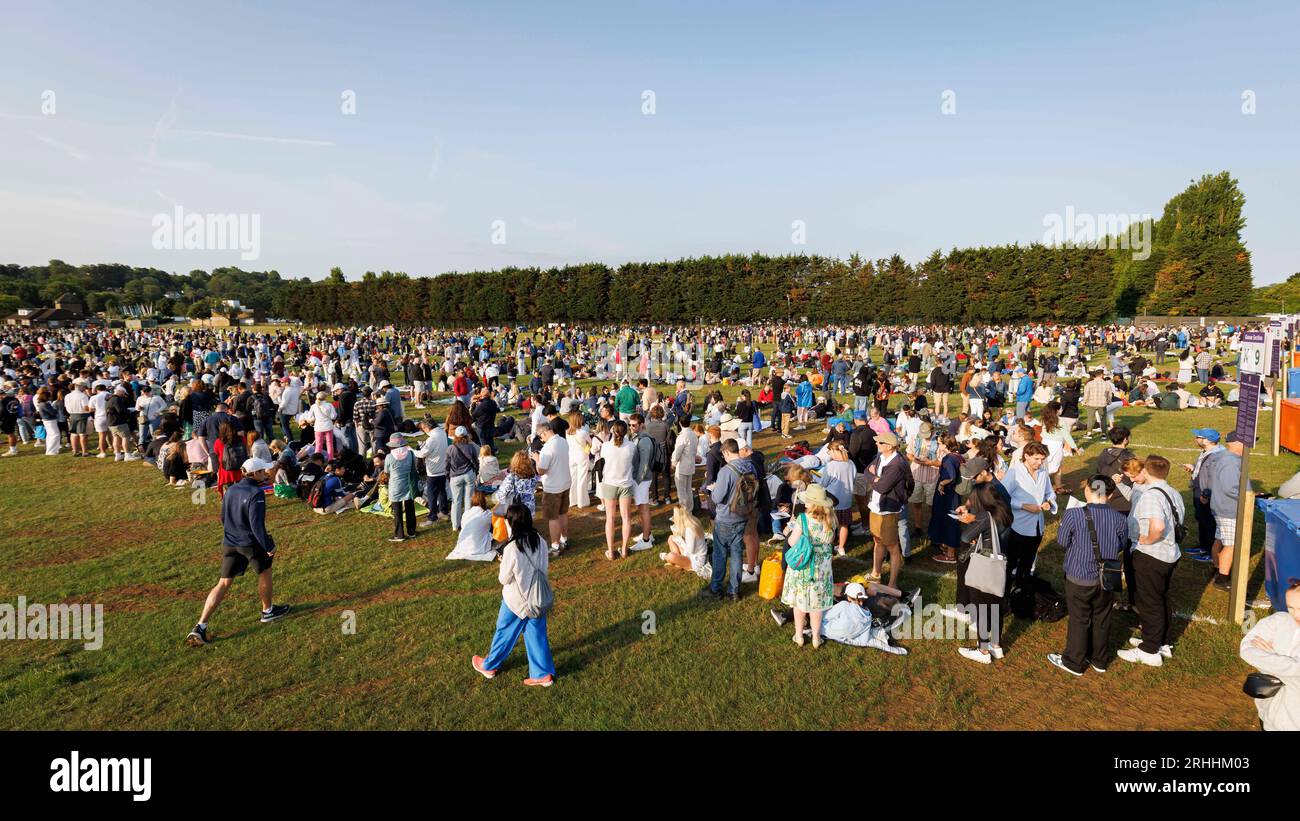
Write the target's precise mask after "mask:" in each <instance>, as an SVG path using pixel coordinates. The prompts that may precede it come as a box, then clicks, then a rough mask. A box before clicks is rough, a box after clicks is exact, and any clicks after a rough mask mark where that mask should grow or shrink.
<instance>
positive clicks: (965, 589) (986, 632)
mask: <svg viewBox="0 0 1300 821" xmlns="http://www.w3.org/2000/svg"><path fill="white" fill-rule="evenodd" d="M969 567H970V555H969V554H967V556H966V558H965V559H962V560H961V561H959V562H958V563H957V604H958V606H960V607H964V608H971V607H972V606H973V607H974V610H975V614H974V619H975V621H974V626H975V634H976V636H978V641H979V645H980V646H981V647H984V646H986V645H992V646H994V647H997V646H1000V645H1001V643H1002V610H1003V608H1004V607H1005V606H1006V602H1005V600H1004V599H1003V598H1001V597H998V596H993V595H990V594H988V593H985V592H984V591H983V590H976V589H975V588H973V587H970V586H969V585H967V584H966V570H967V569H968V568H969ZM1007 589H1008V590H1010V589H1011V588H1010V585H1008V587H1007ZM967 612H969V609H968V611H967Z"/></svg>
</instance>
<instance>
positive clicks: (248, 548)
mask: <svg viewBox="0 0 1300 821" xmlns="http://www.w3.org/2000/svg"><path fill="white" fill-rule="evenodd" d="M272 467H274V466H273V465H272V464H271V463H270V462H263V461H261V460H258V459H249V460H248V461H246V462H244V464H243V466H242V471H241V473H242V475H243V478H242V479H240V480H239V481H238V482H237V483H236V484H235V485H233V486H232V487H231V488H229V489H228V490H227V491H226V495H225V496H224V497H223V498H222V500H221V525H222V528H223V529H224V538H223V540H222V545H223V549H224V551H225V553H224V556H223V557H222V560H221V578H220V580H219V581H218V582H217V584H216V586H215V587H213V588H212V590H211V592H209V593H208V598H207V601H205V602H204V604H203V614H202V615H201V616H199V622H198V624H196V625H195V626H194V629H193V630H191V631H190V633H189V635H188V636H186V643H188V644H189V645H190V646H191V647H202V646H203V645H205V644H208V643H209V642H211V641H212V637H211V636H210V635H208V621H209V620H210V619H211V618H212V616H213V614H214V613H216V611H217V607H218V606H220V604H221V602H222V600H223V599H224V598H225V597H226V594H227V593H228V592H229V591H230V585H231V583H232V582H234V580H235V578H236V577H237V576H242V575H244V571H245V570H247V569H248V566H249V565H250V564H251V565H252V566H253V571H254V572H255V573H257V595H258V597H259V598H260V599H261V601H262V616H261V622H262V623H263V624H266V623H268V622H273V621H278V620H279V619H281V618H283V617H284V616H285V615H287V614H288V612H289V605H287V604H275V603H274V601H273V600H272V592H273V584H272V580H271V563H272V561H273V560H274V559H275V540H274V539H272V538H271V534H270V533H268V532H267V530H266V493H265V492H263V490H262V485H264V484H265V483H266V481H267V479H269V478H270V476H269V471H270V470H271V468H272Z"/></svg>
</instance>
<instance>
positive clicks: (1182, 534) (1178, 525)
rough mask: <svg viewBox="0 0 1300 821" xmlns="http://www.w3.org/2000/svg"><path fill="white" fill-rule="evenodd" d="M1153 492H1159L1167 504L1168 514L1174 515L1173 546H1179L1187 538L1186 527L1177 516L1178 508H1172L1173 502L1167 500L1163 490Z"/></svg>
mask: <svg viewBox="0 0 1300 821" xmlns="http://www.w3.org/2000/svg"><path fill="white" fill-rule="evenodd" d="M1155 490H1158V491H1160V495H1161V496H1163V497H1165V501H1166V502H1168V503H1169V512H1170V513H1172V514H1173V515H1174V544H1176V545H1181V544H1182V543H1183V541H1184V540H1185V539H1186V538H1187V525H1185V524H1183V520H1182V517H1180V516H1179V515H1178V508H1176V507H1174V500H1173V499H1170V498H1169V494H1168V493H1165V489H1164V488H1161V487H1158V488H1155Z"/></svg>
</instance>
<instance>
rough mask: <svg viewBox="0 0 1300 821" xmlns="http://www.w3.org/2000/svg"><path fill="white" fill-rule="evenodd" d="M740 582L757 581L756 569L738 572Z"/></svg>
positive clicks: (749, 582)
mask: <svg viewBox="0 0 1300 821" xmlns="http://www.w3.org/2000/svg"><path fill="white" fill-rule="evenodd" d="M740 581H741V584H752V583H754V582H756V581H758V571H756V570H746V571H744V572H742V573H741V574H740Z"/></svg>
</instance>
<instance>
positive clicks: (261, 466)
mask: <svg viewBox="0 0 1300 821" xmlns="http://www.w3.org/2000/svg"><path fill="white" fill-rule="evenodd" d="M273 467H275V465H274V464H272V463H271V462H267V461H265V460H263V459H258V458H256V457H254V458H252V459H247V460H245V461H244V464H243V465H242V468H243V471H244V473H260V472H261V471H264V470H270V469H271V468H273Z"/></svg>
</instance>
